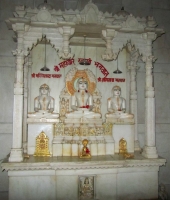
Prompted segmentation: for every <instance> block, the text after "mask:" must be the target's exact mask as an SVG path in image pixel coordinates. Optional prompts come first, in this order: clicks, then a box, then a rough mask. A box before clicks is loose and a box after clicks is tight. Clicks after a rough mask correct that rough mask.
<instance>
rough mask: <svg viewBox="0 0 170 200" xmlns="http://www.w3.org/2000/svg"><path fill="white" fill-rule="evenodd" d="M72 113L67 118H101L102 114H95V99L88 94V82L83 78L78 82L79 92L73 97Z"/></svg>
mask: <svg viewBox="0 0 170 200" xmlns="http://www.w3.org/2000/svg"><path fill="white" fill-rule="evenodd" d="M71 109H72V110H73V111H72V112H70V113H66V118H82V117H85V118H101V114H100V113H95V112H93V111H92V109H93V97H92V95H91V94H90V93H89V92H88V82H87V80H86V79H85V78H83V77H81V78H79V79H78V80H77V91H76V92H75V93H74V95H72V96H71Z"/></svg>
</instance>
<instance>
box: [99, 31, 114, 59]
mask: <svg viewBox="0 0 170 200" xmlns="http://www.w3.org/2000/svg"><path fill="white" fill-rule="evenodd" d="M102 35H103V37H104V40H105V41H106V51H105V54H103V55H102V59H103V60H106V61H111V60H115V59H116V58H117V56H118V53H113V50H112V40H113V38H114V37H116V35H117V31H115V30H112V29H107V30H102Z"/></svg>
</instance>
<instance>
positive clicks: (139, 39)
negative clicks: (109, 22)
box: [112, 32, 148, 56]
mask: <svg viewBox="0 0 170 200" xmlns="http://www.w3.org/2000/svg"><path fill="white" fill-rule="evenodd" d="M127 44H131V46H133V47H135V49H136V50H138V52H139V54H140V55H143V56H144V55H147V53H148V52H147V49H146V48H147V39H145V38H144V35H143V34H133V33H120V32H119V33H117V35H116V37H115V38H113V40H112V50H113V53H114V54H117V55H118V54H119V52H120V51H121V50H122V49H123V48H124V47H126V46H127Z"/></svg>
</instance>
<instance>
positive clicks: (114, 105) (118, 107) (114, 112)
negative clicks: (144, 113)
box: [106, 86, 134, 119]
mask: <svg viewBox="0 0 170 200" xmlns="http://www.w3.org/2000/svg"><path fill="white" fill-rule="evenodd" d="M112 93H113V97H110V98H109V99H108V101H107V110H108V112H109V113H107V114H106V117H107V118H120V119H123V118H129V119H133V118H134V115H132V114H129V113H126V101H125V99H124V98H123V97H121V96H120V95H121V88H120V87H119V86H114V87H113V88H112Z"/></svg>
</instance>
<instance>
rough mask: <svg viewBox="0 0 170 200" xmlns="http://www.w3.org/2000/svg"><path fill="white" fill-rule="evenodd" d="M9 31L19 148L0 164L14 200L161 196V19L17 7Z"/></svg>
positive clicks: (89, 7)
mask: <svg viewBox="0 0 170 200" xmlns="http://www.w3.org/2000/svg"><path fill="white" fill-rule="evenodd" d="M6 26H7V27H8V29H9V31H13V34H14V35H15V40H16V49H11V51H12V53H13V56H14V57H15V63H16V66H15V81H14V88H13V91H14V93H13V94H14V99H13V128H12V147H11V150H10V154H9V155H8V156H7V157H6V159H4V160H3V162H2V163H1V167H2V170H4V171H6V172H7V173H8V178H9V200H89V199H93V200H139V199H140V200H149V199H158V185H159V182H158V171H159V170H160V168H162V167H161V166H163V165H165V163H166V159H165V158H162V157H161V156H159V155H158V151H157V146H156V125H155V124H156V121H155V115H156V114H155V102H156V98H155V86H154V77H153V67H154V62H155V61H156V58H155V56H154V53H153V43H154V41H155V40H156V39H157V38H158V37H162V35H163V34H164V30H163V29H162V28H160V26H158V25H157V22H156V21H155V19H154V18H153V17H152V16H147V17H146V16H143V17H135V16H134V15H133V14H130V13H128V12H127V11H125V10H124V9H122V10H121V11H119V12H116V13H109V12H102V11H100V9H99V8H98V7H97V5H96V4H95V3H94V2H93V1H89V2H87V3H86V4H85V5H84V6H83V8H82V9H81V10H78V9H76V10H72V9H69V10H65V11H61V10H55V9H53V7H52V5H50V4H48V3H47V1H44V3H41V4H40V5H39V6H37V7H35V8H30V7H26V6H24V5H18V6H16V7H15V12H14V13H13V17H10V18H7V19H6ZM11 37H12V36H11ZM139 63H140V64H141V65H142V67H143V71H144V78H143V79H142V80H140V84H143V85H144V90H143V91H142V92H143V93H142V94H140V95H142V97H143V99H144V103H143V107H142V108H141V109H138V107H139V104H140V102H139V98H138V94H139V92H138V89H137V88H138V82H137V75H138V71H139V68H140V64H139ZM141 110H142V112H144V119H145V124H144V145H143V146H141V144H140V141H139V134H138V116H139V115H140V112H141ZM166 199H167V198H166V197H165V198H162V200H166Z"/></svg>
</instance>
